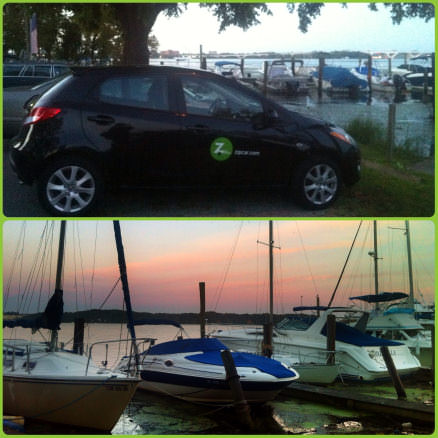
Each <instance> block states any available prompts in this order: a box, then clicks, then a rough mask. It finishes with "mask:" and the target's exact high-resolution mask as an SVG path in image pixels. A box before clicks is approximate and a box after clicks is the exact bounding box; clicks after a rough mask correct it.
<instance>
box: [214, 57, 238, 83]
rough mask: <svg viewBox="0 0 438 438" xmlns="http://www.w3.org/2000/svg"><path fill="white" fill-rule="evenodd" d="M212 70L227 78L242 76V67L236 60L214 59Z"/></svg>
mask: <svg viewBox="0 0 438 438" xmlns="http://www.w3.org/2000/svg"><path fill="white" fill-rule="evenodd" d="M214 72H215V73H217V74H219V75H221V76H225V77H226V78H229V79H236V80H237V79H242V78H243V74H242V68H241V66H240V64H238V63H237V62H231V61H216V62H215V63H214Z"/></svg>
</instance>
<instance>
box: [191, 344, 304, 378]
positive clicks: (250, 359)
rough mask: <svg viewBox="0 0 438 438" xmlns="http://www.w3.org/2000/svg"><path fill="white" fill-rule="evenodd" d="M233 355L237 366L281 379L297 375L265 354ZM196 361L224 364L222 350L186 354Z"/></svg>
mask: <svg viewBox="0 0 438 438" xmlns="http://www.w3.org/2000/svg"><path fill="white" fill-rule="evenodd" d="M231 355H232V356H233V360H234V364H235V365H236V367H251V368H256V369H258V370H260V371H262V372H264V373H266V374H270V375H271V376H275V377H277V378H279V379H282V378H283V379H284V378H290V377H295V376H296V373H295V372H293V371H292V370H290V369H288V368H286V367H285V366H284V365H282V364H281V363H280V362H278V361H277V360H274V359H269V358H267V357H264V356H258V355H257V354H252V353H239V352H233V353H231ZM186 359H189V360H191V361H194V362H199V363H205V364H208V365H222V366H223V362H222V357H221V352H220V351H208V352H205V353H201V354H192V355H191V356H186Z"/></svg>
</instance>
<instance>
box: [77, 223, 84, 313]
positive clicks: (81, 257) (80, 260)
mask: <svg viewBox="0 0 438 438" xmlns="http://www.w3.org/2000/svg"><path fill="white" fill-rule="evenodd" d="M79 223H80V222H79ZM79 223H78V224H77V226H76V234H77V240H78V249H79V262H80V269H81V280H82V281H81V284H82V292H83V294H84V308H85V309H86V308H87V297H86V294H85V275H84V263H83V262H84V258H83V256H82V245H81V238H80V236H81V233H80V232H79Z"/></svg>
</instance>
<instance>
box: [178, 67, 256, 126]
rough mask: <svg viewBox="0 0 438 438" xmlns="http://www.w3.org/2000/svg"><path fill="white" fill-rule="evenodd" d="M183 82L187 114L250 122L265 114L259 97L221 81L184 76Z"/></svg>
mask: <svg viewBox="0 0 438 438" xmlns="http://www.w3.org/2000/svg"><path fill="white" fill-rule="evenodd" d="M181 82H182V88H183V92H184V100H185V104H186V112H187V114H192V115H200V116H207V117H217V118H223V119H230V120H236V121H251V120H252V119H253V118H254V116H256V115H257V114H260V113H263V105H262V103H261V101H260V100H258V99H257V98H255V97H253V96H250V95H247V94H245V93H243V92H241V91H240V90H238V89H237V88H234V87H232V86H228V85H226V84H223V83H220V82H219V81H214V80H212V79H209V78H201V77H196V76H182V77H181Z"/></svg>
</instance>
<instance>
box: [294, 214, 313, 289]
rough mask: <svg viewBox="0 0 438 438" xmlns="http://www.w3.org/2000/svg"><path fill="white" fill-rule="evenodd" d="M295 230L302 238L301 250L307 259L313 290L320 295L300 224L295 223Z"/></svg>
mask: <svg viewBox="0 0 438 438" xmlns="http://www.w3.org/2000/svg"><path fill="white" fill-rule="evenodd" d="M295 228H296V229H297V233H298V237H299V238H300V243H301V248H303V252H304V258H305V259H306V264H307V269H308V270H309V273H310V277H311V278H312V284H313V289H314V291H315V294H318V288H317V286H316V283H315V277H314V276H313V272H312V268H311V267H310V263H309V258H308V256H307V251H306V247H305V246H304V242H303V236H302V235H301V231H300V229H299V227H298V222H295Z"/></svg>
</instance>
